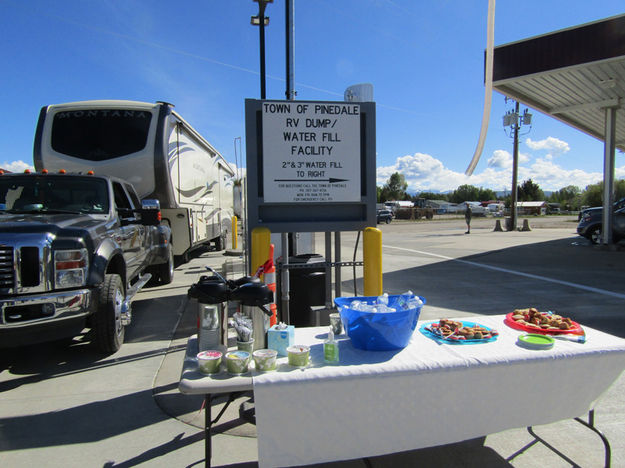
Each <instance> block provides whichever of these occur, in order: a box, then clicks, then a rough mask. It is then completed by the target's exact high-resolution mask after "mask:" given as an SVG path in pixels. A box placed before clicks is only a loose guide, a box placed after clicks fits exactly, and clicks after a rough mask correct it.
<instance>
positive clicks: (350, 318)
mask: <svg viewBox="0 0 625 468" xmlns="http://www.w3.org/2000/svg"><path fill="white" fill-rule="evenodd" d="M400 297H401V296H400V295H393V296H389V297H388V299H389V301H388V305H389V307H394V308H396V305H397V302H398V301H399V298H400ZM418 297H419V299H421V301H422V302H423V304H425V298H423V297H421V296H418ZM376 299H377V297H376V296H360V297H337V298H335V299H334V303H335V304H336V306H337V307H338V309H339V313H340V314H341V320H342V321H343V326H344V327H345V330H346V331H347V336H349V338H350V340H351V341H352V344H353V345H354V347H355V348H358V349H364V350H366V351H388V350H391V349H402V348H405V347H406V346H407V345H408V343H409V342H410V337H411V336H412V333H413V332H414V330H415V328H416V327H417V320H418V319H419V314H420V313H421V307H422V306H419V307H415V308H413V309H407V310H398V311H397V312H384V313H376V312H360V311H357V310H354V309H352V308H351V307H350V304H351V303H352V302H353V301H356V300H358V301H361V302H366V303H367V304H375V302H376Z"/></svg>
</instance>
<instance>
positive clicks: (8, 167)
mask: <svg viewBox="0 0 625 468" xmlns="http://www.w3.org/2000/svg"><path fill="white" fill-rule="evenodd" d="M0 167H1V168H2V169H4V170H5V171H10V172H24V171H25V170H26V169H30V170H31V171H34V170H35V168H34V167H33V166H32V165H31V164H28V163H25V162H24V161H22V160H20V161H11V162H6V161H5V162H3V163H2V164H1V165H0Z"/></svg>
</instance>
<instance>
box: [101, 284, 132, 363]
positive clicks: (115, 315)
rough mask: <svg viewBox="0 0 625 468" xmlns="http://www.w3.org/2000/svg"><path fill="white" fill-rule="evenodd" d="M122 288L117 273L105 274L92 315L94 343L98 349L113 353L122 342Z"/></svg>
mask: <svg viewBox="0 0 625 468" xmlns="http://www.w3.org/2000/svg"><path fill="white" fill-rule="evenodd" d="M123 302H124V289H123V287H122V279H121V277H120V276H119V275H118V274H107V275H106V276H105V277H104V282H103V283H102V286H100V290H99V294H98V303H97V307H98V309H97V311H96V313H95V317H94V325H95V330H94V331H95V333H94V339H95V345H96V347H97V348H98V350H99V351H101V352H103V353H106V354H113V353H114V352H116V351H118V350H119V348H121V346H122V343H123V342H124V331H125V329H124V326H123V325H122V317H121V314H122V303H123Z"/></svg>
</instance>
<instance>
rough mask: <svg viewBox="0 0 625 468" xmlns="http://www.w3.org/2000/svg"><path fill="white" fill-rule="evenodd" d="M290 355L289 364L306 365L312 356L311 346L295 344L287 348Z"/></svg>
mask: <svg viewBox="0 0 625 468" xmlns="http://www.w3.org/2000/svg"><path fill="white" fill-rule="evenodd" d="M286 352H287V353H288V355H289V364H290V365H292V366H295V367H306V366H307V365H308V358H309V357H310V347H309V346H306V345H293V346H289V347H288V348H287V349H286Z"/></svg>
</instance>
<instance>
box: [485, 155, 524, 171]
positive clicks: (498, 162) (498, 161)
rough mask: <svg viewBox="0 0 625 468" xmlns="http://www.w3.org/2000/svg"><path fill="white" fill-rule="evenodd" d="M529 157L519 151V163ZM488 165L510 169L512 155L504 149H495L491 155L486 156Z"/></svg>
mask: <svg viewBox="0 0 625 468" xmlns="http://www.w3.org/2000/svg"><path fill="white" fill-rule="evenodd" d="M529 160H530V157H529V156H528V155H527V154H525V153H519V164H523V163H526V162H528V161H529ZM488 167H492V168H495V169H509V170H512V155H511V154H510V153H509V152H507V151H506V150H495V151H494V152H493V155H492V156H491V157H490V158H488Z"/></svg>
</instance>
